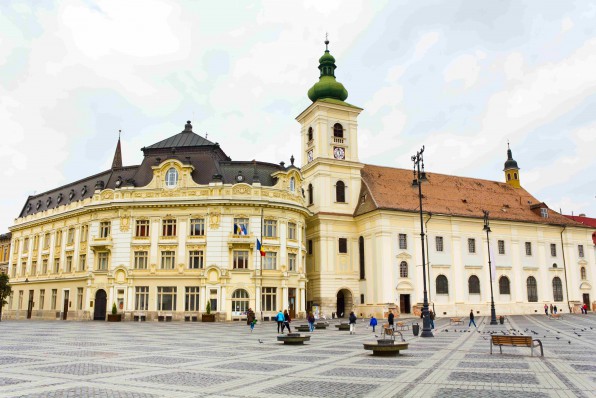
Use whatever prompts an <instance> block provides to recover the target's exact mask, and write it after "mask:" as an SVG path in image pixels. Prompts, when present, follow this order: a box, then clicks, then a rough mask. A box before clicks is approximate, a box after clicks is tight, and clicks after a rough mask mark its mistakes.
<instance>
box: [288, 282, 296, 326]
mask: <svg viewBox="0 0 596 398" xmlns="http://www.w3.org/2000/svg"><path fill="white" fill-rule="evenodd" d="M288 305H289V313H290V318H291V319H294V318H296V288H293V287H291V288H289V289H288Z"/></svg>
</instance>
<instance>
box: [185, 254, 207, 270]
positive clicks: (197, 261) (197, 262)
mask: <svg viewBox="0 0 596 398" xmlns="http://www.w3.org/2000/svg"><path fill="white" fill-rule="evenodd" d="M204 260H205V256H204V255H203V251H202V250H191V251H189V252H188V268H190V269H202V268H203V265H204V263H203V262H204Z"/></svg>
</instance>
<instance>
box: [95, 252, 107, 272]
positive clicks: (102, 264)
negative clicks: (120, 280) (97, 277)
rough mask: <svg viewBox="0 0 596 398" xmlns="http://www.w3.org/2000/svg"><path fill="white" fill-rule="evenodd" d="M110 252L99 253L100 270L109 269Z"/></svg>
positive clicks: (98, 267)
mask: <svg viewBox="0 0 596 398" xmlns="http://www.w3.org/2000/svg"><path fill="white" fill-rule="evenodd" d="M108 254H109V253H108V252H99V253H97V269H98V270H100V271H107V269H108V260H109V257H108Z"/></svg>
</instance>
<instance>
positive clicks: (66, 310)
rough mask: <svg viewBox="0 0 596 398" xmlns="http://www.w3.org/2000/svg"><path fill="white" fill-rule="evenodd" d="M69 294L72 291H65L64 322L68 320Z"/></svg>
mask: <svg viewBox="0 0 596 398" xmlns="http://www.w3.org/2000/svg"><path fill="white" fill-rule="evenodd" d="M69 293H70V291H68V290H65V291H64V305H63V308H62V320H63V321H65V320H66V319H68V300H69V297H68V296H69Z"/></svg>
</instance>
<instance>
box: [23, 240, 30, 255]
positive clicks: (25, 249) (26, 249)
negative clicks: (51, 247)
mask: <svg viewBox="0 0 596 398" xmlns="http://www.w3.org/2000/svg"><path fill="white" fill-rule="evenodd" d="M28 252H29V238H25V240H23V254H25V253H28Z"/></svg>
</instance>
